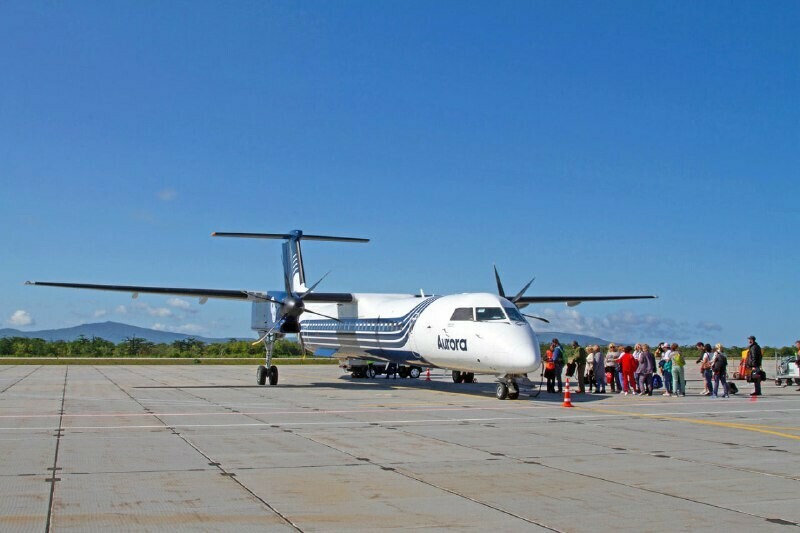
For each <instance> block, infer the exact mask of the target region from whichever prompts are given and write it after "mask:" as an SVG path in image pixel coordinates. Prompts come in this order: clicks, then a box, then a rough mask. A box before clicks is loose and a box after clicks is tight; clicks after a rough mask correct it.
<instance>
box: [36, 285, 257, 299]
mask: <svg viewBox="0 0 800 533" xmlns="http://www.w3.org/2000/svg"><path fill="white" fill-rule="evenodd" d="M25 285H41V286H45V287H65V288H67V289H92V290H97V291H115V292H130V293H133V294H139V293H145V294H164V295H171V296H189V297H193V298H223V299H227V300H257V299H259V296H260V297H261V298H264V297H266V294H264V293H258V292H250V291H233V290H220V289H184V288H173V287H140V286H136V285H96V284H92V283H53V282H50V281H26V282H25Z"/></svg>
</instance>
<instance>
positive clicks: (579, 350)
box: [570, 341, 587, 393]
mask: <svg viewBox="0 0 800 533" xmlns="http://www.w3.org/2000/svg"><path fill="white" fill-rule="evenodd" d="M572 348H573V350H572V361H570V362H571V363H572V364H574V365H577V370H576V371H577V372H578V392H579V393H581V392H586V389H585V385H584V376H583V374H584V373H585V372H586V357H587V354H586V348H584V347H583V346H581V345H580V344H578V341H572Z"/></svg>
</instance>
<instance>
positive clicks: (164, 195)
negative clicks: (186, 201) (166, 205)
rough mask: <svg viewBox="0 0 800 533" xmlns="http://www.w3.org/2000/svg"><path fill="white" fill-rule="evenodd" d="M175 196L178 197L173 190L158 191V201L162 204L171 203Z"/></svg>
mask: <svg viewBox="0 0 800 533" xmlns="http://www.w3.org/2000/svg"><path fill="white" fill-rule="evenodd" d="M176 196H178V192H177V191H176V190H175V189H171V188H166V189H161V190H160V191H158V199H159V200H161V201H162V202H169V201H172V200H174V199H175V197H176Z"/></svg>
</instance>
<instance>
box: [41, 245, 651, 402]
mask: <svg viewBox="0 0 800 533" xmlns="http://www.w3.org/2000/svg"><path fill="white" fill-rule="evenodd" d="M211 235H212V236H213V237H235V238H249V239H279V240H283V241H284V242H283V253H282V259H283V282H284V290H283V291H267V292H260V291H249V290H219V289H189V288H169V287H142V286H130V285H96V284H86V283H55V282H45V281H27V282H25V283H26V285H40V286H47V287H66V288H75V289H94V290H104V291H118V292H127V293H131V294H132V297H133V298H136V297H138V295H139V294H140V293H146V294H161V295H171V296H183V297H193V298H198V299H199V302H200V303H201V304H204V303H206V301H207V300H208V299H209V298H219V299H228V300H240V301H247V302H251V304H252V309H251V311H252V312H251V328H252V329H253V330H254V331H255V332H256V333H257V334H258V340H257V341H256V342H255V343H254V344H256V343H262V342H263V343H264V347H265V351H266V357H265V364H263V365H259V366H258V368H257V370H256V382H257V383H258V384H259V385H265V384H266V383H267V382H269V384H270V385H277V384H278V368H277V367H276V366H275V365H273V364H272V354H273V347H274V343H275V341H276V340H277V339H279V338H282V337H284V336H285V335H287V334H295V335H297V337H298V340H299V341H300V343H301V345H302V347H303V349H304V352H303V353H305V350H310V351H313V352H314V353H315V355H320V356H327V357H336V358H337V359H339V360H340V361H341V360H343V359H349V358H360V359H364V360H367V361H379V362H386V363H387V364H388V363H395V364H396V365H398V368H399V369H400V374H401V376H403V377H405V376H410V377H412V378H417V377H419V375H420V372H421V371H422V369H423V368H428V369H430V368H443V369H450V370H452V373H453V380H454V381H456V382H472V381H473V379H474V375H475V374H476V373H481V374H492V375H495V376H496V381H497V386H496V396H497V398H498V399H500V400H505V399H512V400H515V399H517V398H518V397H519V392H520V385H521V384H522V383H525V381H526V380H527V374H528V373H530V372H535V371H536V370H537V369H538V368H539V366H540V365H541V362H542V357H541V353H540V350H539V341H538V339H537V337H536V333H535V331H534V329H533V327H532V326H531V324H530V322H529V321H528V320H526V319H525V317H526V316H527V317H530V318H534V319H538V320H542V321H545V322H547V320H545V319H543V318H541V317H536V316H532V315H523V314H522V313H521V312H520V309H522V308H524V307H525V306H527V305H529V304H541V303H558V302H563V303H566V304H567V305H568V306H575V305H578V304H580V303H581V302H589V301H592V302H596V301H609V300H635V299H647V298H656V296H525V292H526V291H527V290H528V288H529V287H530V285H531V283H532V282H533V281H534V280H533V279H532V280H531V281H529V282H528V284H527V285H525V287H523V289H522V290H521V291H519V292H518V293H517V294H515V295H514V296H510V295H506V293H505V291H504V289H503V285H502V283H501V281H500V275H499V274H498V272H497V268H496V267H495V269H494V274H495V281H496V283H497V294H492V293H464V294H452V295H447V296H437V295H426V294H424V293H420V294H388V293H329V292H318V291H317V290H316V289H317V287H318V286H319V284H320V283H321V282H322V281H323V280H324V279H325V276H327V274H325V276H322V278H321V279H319V281H317V282H316V283H314V284H312V285H311V286H307V285H306V277H305V268H304V265H303V255H302V251H301V249H300V243H301V241H328V242H349V243H366V242H369V239H363V238H354V237H333V236H327V235H307V234H304V233H303V232H302V231H301V230H292V231H290V232H288V233H231V232H214V233H212V234H211Z"/></svg>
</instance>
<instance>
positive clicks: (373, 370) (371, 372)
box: [367, 365, 375, 379]
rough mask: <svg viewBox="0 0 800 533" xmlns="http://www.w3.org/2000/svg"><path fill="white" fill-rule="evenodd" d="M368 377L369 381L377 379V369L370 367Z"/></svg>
mask: <svg viewBox="0 0 800 533" xmlns="http://www.w3.org/2000/svg"><path fill="white" fill-rule="evenodd" d="M367 377H368V378H369V379H375V369H374V368H372V365H369V366H368V367H367Z"/></svg>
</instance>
